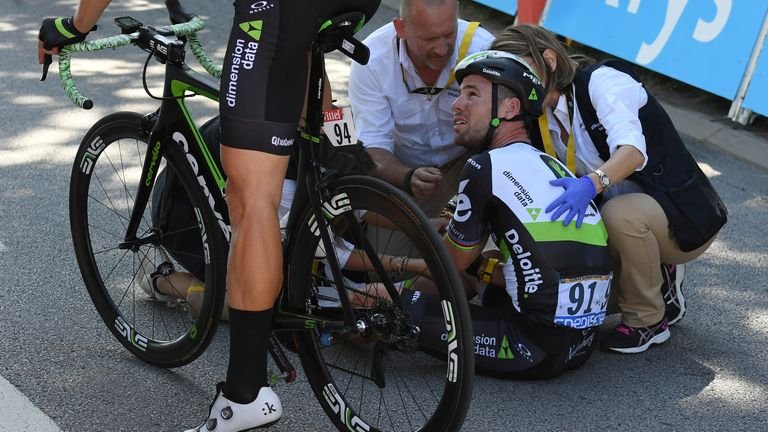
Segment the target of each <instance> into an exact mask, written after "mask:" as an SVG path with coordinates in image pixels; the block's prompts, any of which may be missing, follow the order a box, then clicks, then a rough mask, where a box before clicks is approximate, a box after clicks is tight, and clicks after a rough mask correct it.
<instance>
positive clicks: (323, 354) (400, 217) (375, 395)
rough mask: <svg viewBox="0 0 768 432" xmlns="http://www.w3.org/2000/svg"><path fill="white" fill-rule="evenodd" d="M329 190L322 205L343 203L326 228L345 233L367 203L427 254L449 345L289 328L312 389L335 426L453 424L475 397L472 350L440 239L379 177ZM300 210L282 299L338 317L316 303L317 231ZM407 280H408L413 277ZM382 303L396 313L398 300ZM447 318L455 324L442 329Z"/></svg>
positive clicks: (464, 307)
mask: <svg viewBox="0 0 768 432" xmlns="http://www.w3.org/2000/svg"><path fill="white" fill-rule="evenodd" d="M329 190H330V191H332V193H331V194H330V195H331V196H332V197H333V198H332V199H329V200H328V202H327V203H325V205H326V207H325V209H326V210H328V207H327V205H329V203H337V202H338V203H342V204H343V206H345V207H344V210H343V211H341V212H338V211H326V212H325V217H326V219H327V220H328V222H329V227H333V228H332V229H333V230H336V232H334V235H335V236H344V235H345V233H344V232H341V231H345V230H344V226H346V227H349V218H348V217H347V218H346V220H345V221H343V222H342V221H340V218H342V217H344V214H350V213H349V212H357V211H363V210H364V211H366V213H367V214H368V216H367V217H368V219H370V216H371V215H378V216H379V217H384V218H387V219H388V220H389V221H391V222H393V223H395V224H396V225H397V227H398V228H399V230H400V231H401V232H403V233H404V234H405V235H406V237H407V238H408V239H409V240H410V241H411V242H412V244H413V247H414V248H415V249H416V250H417V251H418V253H419V254H420V256H421V257H422V258H424V259H425V260H426V261H427V263H428V266H429V269H430V272H431V273H432V279H433V280H434V281H435V282H436V284H437V286H438V289H439V298H440V300H441V302H442V303H443V305H444V306H445V307H444V309H443V310H444V313H445V311H446V310H447V311H450V312H448V316H449V318H448V319H447V320H444V321H443V323H440V324H442V325H445V326H444V327H442V329H444V330H446V333H445V334H446V341H444V348H445V352H444V353H443V354H442V355H439V356H436V355H435V354H434V353H433V354H430V353H426V352H423V351H421V350H409V349H403V350H398V349H397V348H392V347H391V346H387V344H386V343H384V342H383V341H382V339H383V338H379V339H378V340H377V339H376V337H374V338H368V339H365V338H358V339H357V340H354V339H355V338H354V337H351V338H349V339H346V340H345V339H344V338H340V340H339V341H333V342H330V343H329V340H328V339H329V335H328V334H323V333H322V332H320V331H319V330H315V331H297V332H294V336H295V338H296V345H297V346H296V347H297V349H298V353H299V357H300V360H301V363H302V367H303V369H304V371H305V373H306V376H307V380H308V381H309V384H310V386H311V387H312V390H313V392H314V394H315V396H316V397H317V399H318V400H319V401H320V404H321V405H322V406H323V409H324V410H325V412H326V414H327V415H328V416H329V418H330V419H331V421H332V422H333V424H334V425H335V426H336V427H337V428H338V429H339V430H350V431H385V430H386V431H389V430H392V431H406V430H420V431H440V432H443V431H452V430H459V429H460V427H461V425H462V424H463V421H464V418H465V416H466V413H467V410H468V407H469V403H470V401H471V397H472V382H473V377H474V351H473V345H472V329H471V321H470V316H469V308H468V304H467V301H466V298H465V294H464V290H463V288H462V285H461V283H460V280H459V276H458V273H457V271H456V269H455V267H453V266H452V265H451V264H450V263H451V258H450V256H449V255H448V252H447V250H446V249H445V246H444V243H443V241H442V239H441V238H440V236H439V235H438V233H437V231H436V230H435V229H434V228H433V227H432V226H431V225H430V223H429V220H428V219H427V218H426V216H424V214H423V212H422V211H421V210H420V209H419V208H418V207H417V206H416V205H415V204H414V203H413V201H412V200H411V199H409V198H408V197H407V196H406V195H404V194H403V193H402V192H401V191H399V190H398V189H395V188H394V187H392V186H391V185H389V184H387V183H384V182H382V181H381V180H379V179H376V178H372V177H365V176H349V177H343V178H341V179H339V180H336V181H334V182H333V183H331V185H330V186H329ZM330 205H332V206H333V204H330ZM300 214H301V216H300V217H299V218H298V225H297V226H298V227H299V228H298V230H297V232H296V233H295V238H293V239H291V241H292V242H293V243H292V244H295V245H297V246H298V247H289V249H288V250H289V253H288V255H289V256H288V258H287V259H288V260H289V261H288V262H289V266H288V268H289V271H288V272H286V278H287V283H286V303H287V304H289V306H286V307H289V308H292V309H293V311H294V312H297V313H303V314H308V315H312V316H315V317H318V318H321V319H322V318H327V319H329V320H334V319H335V320H336V321H338V320H339V312H338V309H337V310H336V311H335V312H334V310H333V309H334V308H333V307H330V308H326V309H324V308H323V307H320V306H318V304H319V302H318V301H317V298H316V296H317V295H318V293H319V290H320V288H318V287H317V286H316V285H317V283H318V278H317V274H316V272H317V270H316V269H317V267H318V264H317V258H316V257H315V252H316V249H317V245H318V243H319V238H320V237H319V235H318V234H317V233H318V230H316V229H315V228H313V217H312V211H311V207H310V206H309V205H306V206H304V208H303V210H302V212H301V213H300ZM353 220H355V221H357V220H358V219H357V218H354V219H353ZM381 243H382V242H380V244H381ZM383 243H384V244H386V242H383ZM377 252H378V253H386V250H378V251H377ZM313 271H314V272H315V273H314V274H313ZM365 273H366V274H365V277H366V278H369V279H368V280H372V279H370V278H379V279H381V278H382V277H383V276H382V275H378V274H376V271H375V270H374V269H373V268H370V269H367V270H366V272H365ZM411 276H413V275H411ZM415 277H419V276H418V275H416V276H415ZM381 280H383V279H381ZM408 280H409V281H411V282H412V281H413V278H410V279H408ZM320 283H321V284H326V283H327V281H325V282H320ZM352 285H353V284H350V286H352ZM310 287H312V289H309V288H310ZM322 289H325V288H322ZM357 289H358V290H359V289H360V287H359V286H358V287H357ZM356 292H357V293H358V294H359V291H356ZM313 296H315V298H314V299H313V298H312V297H313ZM384 307H386V308H388V309H387V310H388V311H390V312H391V313H394V315H397V312H395V311H394V310H398V308H397V307H396V306H395V304H394V302H389V304H388V305H385V306H384ZM389 308H392V309H389ZM393 309H394V310H393ZM399 310H401V311H402V309H399ZM390 312H388V313H390ZM449 321H452V322H449ZM449 325H452V326H453V331H454V332H453V333H451V331H449V330H447V329H448V328H449ZM451 335H454V336H455V337H453V336H451ZM446 359H448V361H446ZM374 364H375V365H376V366H375V367H374V366H373V365H374ZM369 368H370V369H369ZM367 372H370V373H367ZM377 380H378V381H377Z"/></svg>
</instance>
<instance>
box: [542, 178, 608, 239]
mask: <svg viewBox="0 0 768 432" xmlns="http://www.w3.org/2000/svg"><path fill="white" fill-rule="evenodd" d="M549 184H551V185H552V186H562V187H563V188H564V189H565V192H563V194H562V195H560V196H559V197H557V199H555V200H554V201H552V202H551V203H550V204H549V206H547V209H546V210H545V212H546V213H549V212H551V211H552V210H554V211H555V212H554V213H552V219H551V220H553V221H554V220H557V219H558V218H559V217H560V215H562V214H563V213H565V212H568V214H566V215H565V219H563V225H564V226H568V224H569V223H571V221H572V220H573V218H574V217H576V228H581V222H582V221H584V213H586V211H587V206H589V202H590V201H592V198H594V197H595V195H597V190H596V189H595V184H594V183H592V179H591V178H589V176H584V177H579V178H573V177H562V178H559V179H555V180H552V181H550V182H549Z"/></svg>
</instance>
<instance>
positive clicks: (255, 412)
mask: <svg viewBox="0 0 768 432" xmlns="http://www.w3.org/2000/svg"><path fill="white" fill-rule="evenodd" d="M316 3H318V2H314V1H307V0H292V1H286V0H282V1H273V2H256V3H254V2H252V1H250V0H249V1H244V0H236V1H235V17H234V22H233V25H232V30H231V33H230V38H229V44H228V47H227V54H226V56H225V59H224V70H223V73H222V82H221V87H220V112H221V131H222V138H221V143H222V151H221V159H222V166H223V168H224V171H225V172H226V174H227V205H228V207H229V216H230V223H231V225H232V239H231V245H230V255H229V261H228V269H227V272H228V274H227V291H228V294H229V307H230V354H229V364H228V367H227V378H226V382H225V383H224V385H223V386H220V387H219V392H218V394H217V395H216V398H215V399H214V403H213V404H212V405H211V409H210V411H209V414H208V420H207V422H206V423H208V425H211V424H213V425H216V424H217V425H218V426H214V428H210V427H209V429H211V430H216V431H224V432H228V431H239V430H245V429H250V428H253V427H256V426H261V425H264V424H269V423H272V422H274V421H277V420H278V419H279V418H280V417H281V415H282V406H281V404H280V400H279V399H278V398H277V395H275V394H274V392H272V390H271V389H270V388H269V386H268V381H267V340H268V338H269V336H270V331H271V322H272V306H273V304H274V301H275V298H276V296H277V293H278V292H279V290H280V286H281V281H282V248H281V245H280V229H279V224H278V218H277V214H278V207H279V204H280V195H281V188H282V184H283V179H284V176H285V171H286V167H287V164H288V155H289V154H290V153H291V151H292V150H291V146H292V145H293V143H294V140H295V135H296V125H297V123H298V120H299V118H300V116H301V107H302V103H303V100H304V91H305V88H306V79H307V56H306V52H307V50H308V49H309V46H310V42H311V40H312V38H313V35H314V32H315V31H316V22H317V21H318V20H317V14H316V13H313V9H315V7H314V6H313V5H314V4H316ZM297 10H301V11H302V14H296V13H295V12H296V11H297ZM227 407H228V408H229V409H227Z"/></svg>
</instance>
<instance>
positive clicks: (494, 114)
mask: <svg viewBox="0 0 768 432" xmlns="http://www.w3.org/2000/svg"><path fill="white" fill-rule="evenodd" d="M501 120H502V119H500V118H499V85H498V84H496V83H495V82H492V83H491V123H490V124H489V125H488V130H487V131H486V132H485V148H488V147H490V146H491V139H492V138H493V134H494V132H496V128H497V127H499V125H500V124H501Z"/></svg>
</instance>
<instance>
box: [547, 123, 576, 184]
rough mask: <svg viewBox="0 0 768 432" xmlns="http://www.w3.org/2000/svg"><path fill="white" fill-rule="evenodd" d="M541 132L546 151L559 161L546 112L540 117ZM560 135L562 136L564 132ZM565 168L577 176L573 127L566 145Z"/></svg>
mask: <svg viewBox="0 0 768 432" xmlns="http://www.w3.org/2000/svg"><path fill="white" fill-rule="evenodd" d="M568 114H569V117H570V114H571V110H570V108H569V109H568ZM553 115H554V113H553ZM571 124H573V119H571ZM539 132H540V133H541V141H542V142H543V143H544V151H545V152H547V154H548V155H550V156H552V157H553V158H555V159H558V157H557V153H556V152H555V145H554V144H553V143H552V134H551V133H550V132H549V120H548V119H547V113H546V111H545V112H544V113H542V114H541V116H540V117H539ZM560 133H561V134H562V132H560ZM565 166H566V167H567V168H568V169H569V170H571V172H572V173H574V174H576V144H575V143H574V141H573V127H571V132H570V133H569V134H568V143H567V144H566V145H565Z"/></svg>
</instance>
